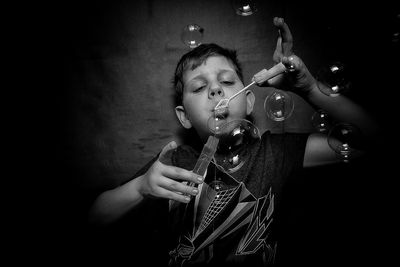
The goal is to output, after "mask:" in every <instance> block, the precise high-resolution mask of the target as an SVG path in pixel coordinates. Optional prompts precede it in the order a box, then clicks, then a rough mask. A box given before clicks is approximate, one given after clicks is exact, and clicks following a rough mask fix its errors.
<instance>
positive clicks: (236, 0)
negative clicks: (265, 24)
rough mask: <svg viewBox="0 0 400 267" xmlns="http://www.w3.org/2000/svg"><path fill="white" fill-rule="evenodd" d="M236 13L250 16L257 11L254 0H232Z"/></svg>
mask: <svg viewBox="0 0 400 267" xmlns="http://www.w3.org/2000/svg"><path fill="white" fill-rule="evenodd" d="M232 5H233V8H234V9H235V12H236V14H238V15H240V16H250V15H252V14H254V13H255V12H256V11H257V7H256V5H255V4H254V1H253V0H232Z"/></svg>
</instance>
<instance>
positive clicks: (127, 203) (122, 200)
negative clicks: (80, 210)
mask: <svg viewBox="0 0 400 267" xmlns="http://www.w3.org/2000/svg"><path fill="white" fill-rule="evenodd" d="M140 179H142V177H138V178H136V179H133V180H131V181H130V182H128V183H126V184H124V185H122V186H119V187H117V188H115V189H111V190H108V191H105V192H103V193H102V194H100V195H99V196H98V197H97V199H96V200H95V202H94V203H93V205H92V207H91V209H90V211H89V218H88V219H89V223H92V224H96V225H107V224H110V223H112V222H114V221H116V220H118V219H119V218H121V217H122V216H123V215H124V214H126V213H127V212H129V211H130V210H132V209H133V208H135V207H136V206H137V205H138V204H139V203H141V202H142V201H143V199H144V197H143V196H142V194H141V193H140V192H139V190H138V185H139V182H140Z"/></svg>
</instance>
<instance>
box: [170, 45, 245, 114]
mask: <svg viewBox="0 0 400 267" xmlns="http://www.w3.org/2000/svg"><path fill="white" fill-rule="evenodd" d="M211 56H223V57H225V58H226V59H228V60H229V61H230V62H231V63H232V64H233V66H234V69H235V71H236V73H237V75H238V76H239V79H240V80H241V81H242V82H243V72H242V67H241V65H240V63H239V60H238V58H237V53H236V51H235V50H232V49H229V48H223V47H221V46H219V45H217V44H214V43H209V44H201V45H199V46H197V47H196V48H194V49H192V50H191V51H189V52H187V53H186V54H184V55H183V56H182V57H181V59H180V60H179V62H178V65H177V66H176V69H175V75H174V78H173V87H174V89H175V106H179V105H182V100H183V87H184V85H183V73H184V72H185V71H187V70H188V69H191V70H194V69H195V68H197V67H198V66H200V65H201V64H203V63H204V61H206V60H207V59H208V58H209V57H211Z"/></svg>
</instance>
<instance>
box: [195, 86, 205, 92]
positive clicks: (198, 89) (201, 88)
mask: <svg viewBox="0 0 400 267" xmlns="http://www.w3.org/2000/svg"><path fill="white" fill-rule="evenodd" d="M205 87H206V86H205V85H203V86H200V87H197V88H196V89H194V90H193V92H195V93H198V92H200V91H201V90H203V89H204V88H205Z"/></svg>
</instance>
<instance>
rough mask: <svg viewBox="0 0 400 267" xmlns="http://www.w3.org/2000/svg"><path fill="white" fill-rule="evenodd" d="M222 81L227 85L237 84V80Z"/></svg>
mask: <svg viewBox="0 0 400 267" xmlns="http://www.w3.org/2000/svg"><path fill="white" fill-rule="evenodd" d="M221 83H222V84H225V85H234V84H235V82H232V81H222V82H221Z"/></svg>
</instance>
